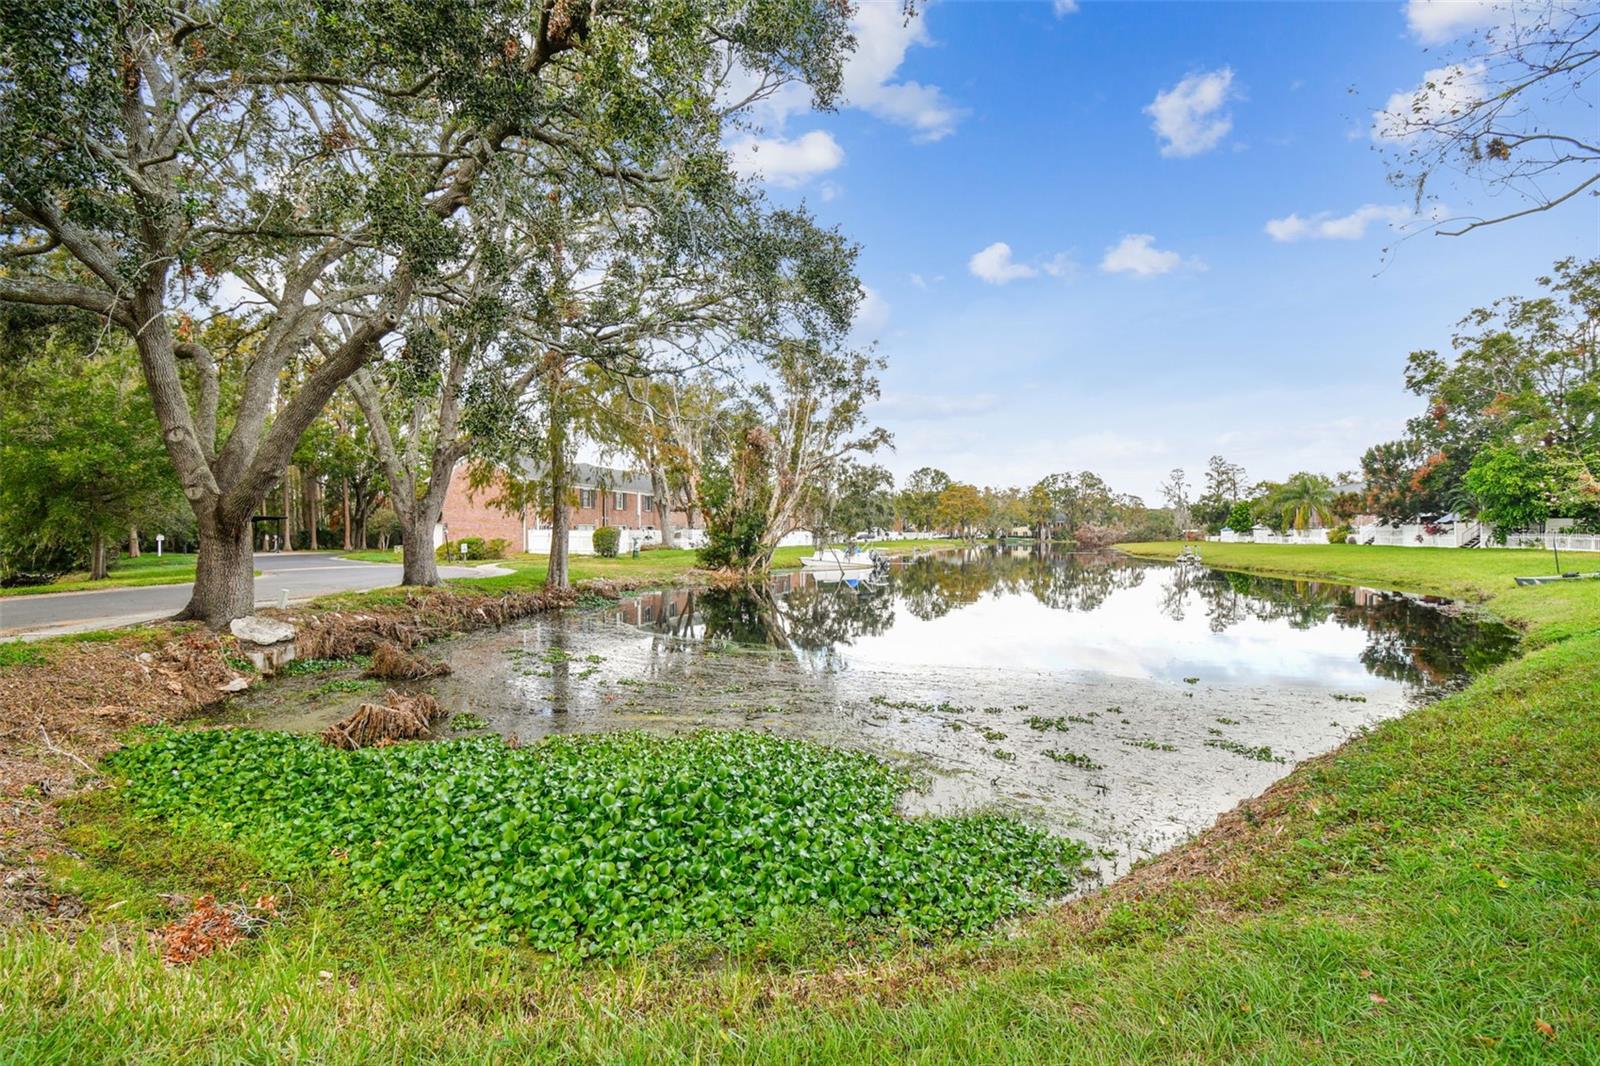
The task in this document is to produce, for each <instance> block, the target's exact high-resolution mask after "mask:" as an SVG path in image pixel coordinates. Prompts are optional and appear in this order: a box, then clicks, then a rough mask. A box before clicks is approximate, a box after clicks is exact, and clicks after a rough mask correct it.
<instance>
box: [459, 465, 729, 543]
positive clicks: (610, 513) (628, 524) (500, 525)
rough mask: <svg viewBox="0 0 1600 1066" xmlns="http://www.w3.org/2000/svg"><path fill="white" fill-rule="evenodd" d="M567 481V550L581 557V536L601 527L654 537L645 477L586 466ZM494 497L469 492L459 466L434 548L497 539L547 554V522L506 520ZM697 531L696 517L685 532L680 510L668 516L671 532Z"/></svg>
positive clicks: (528, 468) (489, 492)
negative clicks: (571, 500)
mask: <svg viewBox="0 0 1600 1066" xmlns="http://www.w3.org/2000/svg"><path fill="white" fill-rule="evenodd" d="M534 472H535V468H534V467H533V465H532V464H531V463H530V464H526V465H525V467H524V470H523V476H524V477H527V476H531V475H532V474H533V473H534ZM572 481H573V488H574V489H575V490H576V492H577V497H578V498H577V503H576V505H575V506H574V507H573V508H572V509H571V511H570V512H569V513H568V521H569V522H570V523H571V526H572V533H573V538H572V542H571V547H572V550H573V551H576V552H579V553H583V552H585V551H586V550H587V542H588V537H587V536H583V534H587V533H590V532H593V531H594V530H596V529H599V528H600V527H601V526H617V527H618V528H620V529H624V530H628V531H630V532H636V533H643V534H645V536H646V539H648V535H649V534H650V533H658V532H659V531H658V530H657V528H656V527H657V526H658V525H659V524H660V516H659V515H658V514H657V513H656V504H655V496H654V495H653V494H652V493H651V491H650V478H649V476H648V475H645V474H635V473H631V472H629V471H627V470H619V469H616V468H613V467H604V466H595V465H593V464H591V463H576V464H574V466H573V472H572ZM494 495H495V492H494V490H493V489H483V490H480V491H478V492H476V493H474V492H473V490H472V489H471V487H470V486H468V484H467V478H466V470H465V465H464V464H463V465H462V466H461V467H458V468H457V470H456V476H454V477H452V478H451V479H450V491H449V492H448V493H447V494H446V495H445V498H444V510H443V512H442V514H441V516H440V521H439V525H438V526H437V527H436V528H435V529H434V531H433V542H434V544H435V545H436V546H437V545H439V544H442V543H443V542H444V541H446V540H459V539H461V538H462V537H482V538H484V539H485V540H492V539H495V538H500V539H503V540H505V541H506V543H507V545H508V546H509V548H510V550H512V551H548V550H549V544H550V522H549V519H548V518H547V517H546V516H543V515H535V514H533V513H531V512H528V513H525V514H522V515H508V514H506V513H505V512H503V511H500V510H498V509H496V508H494V507H491V506H489V503H488V501H489V500H490V499H492V498H493V497H494ZM703 526H704V523H703V522H702V521H701V520H700V516H699V515H696V516H695V522H694V525H693V526H692V527H691V526H690V523H689V516H688V515H687V514H686V513H684V512H683V511H682V510H676V511H673V512H672V528H673V530H674V531H675V532H676V531H678V530H686V529H690V528H693V529H700V528H703ZM541 534H542V536H541Z"/></svg>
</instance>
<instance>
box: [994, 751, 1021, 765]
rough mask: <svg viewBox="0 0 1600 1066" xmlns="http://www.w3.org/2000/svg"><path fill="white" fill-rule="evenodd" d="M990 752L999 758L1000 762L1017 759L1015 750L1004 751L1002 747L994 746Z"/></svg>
mask: <svg viewBox="0 0 1600 1066" xmlns="http://www.w3.org/2000/svg"><path fill="white" fill-rule="evenodd" d="M990 754H992V755H993V756H994V757H995V758H996V759H999V760H1000V761H1001V762H1016V761H1017V755H1016V753H1015V752H1011V751H1006V750H1005V749H1004V748H996V749H994V751H993V752H991V753H990Z"/></svg>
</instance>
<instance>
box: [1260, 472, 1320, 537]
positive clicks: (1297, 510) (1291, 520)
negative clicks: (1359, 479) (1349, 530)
mask: <svg viewBox="0 0 1600 1066" xmlns="http://www.w3.org/2000/svg"><path fill="white" fill-rule="evenodd" d="M1274 496H1275V499H1274V501H1273V502H1274V503H1275V504H1276V505H1277V508H1278V510H1279V512H1280V513H1281V514H1282V515H1283V521H1284V524H1285V525H1287V526H1290V527H1292V528H1294V529H1307V528H1311V527H1314V526H1316V525H1318V524H1319V523H1321V522H1323V521H1324V520H1325V519H1328V518H1331V517H1332V516H1333V482H1331V481H1329V480H1328V479H1327V478H1325V477H1323V476H1322V475H1321V474H1308V473H1305V472H1301V473H1298V474H1295V475H1294V476H1293V477H1291V478H1289V480H1288V481H1285V482H1284V483H1283V484H1282V485H1281V486H1280V487H1279V488H1278V491H1277V492H1276V493H1274Z"/></svg>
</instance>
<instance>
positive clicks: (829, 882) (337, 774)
mask: <svg viewBox="0 0 1600 1066" xmlns="http://www.w3.org/2000/svg"><path fill="white" fill-rule="evenodd" d="M108 765H109V768H110V769H111V770H112V771H113V772H114V773H115V774H117V775H118V776H120V777H121V778H122V781H123V784H122V793H123V795H124V796H125V797H126V799H127V801H128V802H129V803H130V804H131V805H132V808H133V810H134V812H135V813H137V814H139V815H142V816H145V817H150V818H155V819H158V820H162V821H164V822H166V823H168V824H170V825H172V826H174V827H176V828H177V829H179V831H182V832H190V833H195V834H199V835H200V836H202V837H207V838H211V839H218V840H227V841H231V842H233V843H235V844H236V845H238V846H240V847H241V848H244V849H246V850H247V851H249V852H251V853H252V854H254V855H257V856H258V857H259V858H260V860H261V861H262V862H263V864H264V865H266V866H267V867H268V868H270V869H271V870H273V871H274V872H275V875H276V876H281V877H292V876H295V875H298V874H301V873H320V874H333V873H335V872H337V873H339V874H340V875H341V876H340V878H339V882H338V883H340V884H341V885H342V886H343V889H342V890H343V891H347V892H351V893H354V894H356V895H358V896H361V897H365V898H369V899H372V900H374V901H376V902H377V903H378V904H379V905H381V906H382V907H383V908H385V909H386V910H388V911H389V912H390V913H391V914H393V915H394V916H396V917H397V918H398V919H400V920H401V921H402V922H406V921H427V920H431V921H433V922H435V923H437V924H438V925H440V926H441V927H443V928H446V929H453V930H463V931H466V932H468V933H470V934H471V935H474V936H478V937H482V938H486V939H506V940H512V941H520V942H526V943H529V944H532V945H534V946H536V947H539V948H542V949H547V950H553V951H560V952H573V953H576V954H579V955H589V954H609V953H619V952H630V951H635V950H640V949H643V948H646V947H649V946H650V945H653V944H657V943H660V942H662V941H665V940H671V939H673V938H676V937H682V936H704V937H709V938H712V939H718V940H724V941H729V942H737V941H738V940H739V939H740V937H741V936H743V935H745V934H747V933H748V932H749V931H751V930H756V931H758V932H759V931H760V930H761V929H764V928H770V927H771V926H772V925H773V924H775V923H782V922H785V921H788V920H791V919H793V918H796V917H804V916H805V915H806V914H818V915H820V916H822V917H825V918H827V919H829V920H831V921H835V922H843V923H857V922H871V923H887V924H889V925H891V926H894V927H897V928H902V929H905V930H908V931H912V932H922V933H932V932H973V931H976V930H979V929H982V928H983V927H985V926H987V925H989V924H991V923H992V922H994V921H995V920H997V919H999V918H1001V917H1003V916H1005V915H1007V914H1011V913H1014V912H1016V911H1018V910H1020V909H1022V908H1025V907H1027V906H1029V905H1030V904H1032V903H1034V902H1036V901H1039V900H1042V899H1045V898H1048V897H1052V896H1057V895H1060V894H1061V893H1062V892H1064V891H1065V890H1066V889H1067V888H1068V887H1069V886H1070V885H1071V883H1072V880H1073V878H1074V876H1075V874H1076V873H1077V871H1078V869H1079V867H1080V865H1081V863H1082V861H1083V859H1084V857H1085V855H1086V851H1085V849H1084V848H1083V846H1082V845H1080V844H1078V843H1077V842H1075V841H1071V840H1066V839H1063V838H1059V837H1052V836H1050V835H1048V834H1045V833H1042V832H1039V831H1038V830H1034V829H1030V828H1028V827H1027V826H1024V825H1022V824H1021V823H1020V822H1017V821H1015V820H1012V819H1008V818H1004V817H1000V816H996V815H979V816H972V817H960V818H915V819H911V818H905V817H902V816H900V815H899V814H897V813H896V812H895V803H896V800H897V799H898V797H899V796H900V794H901V793H902V792H904V791H905V790H906V788H907V787H908V786H909V785H910V784H911V779H910V778H909V777H908V776H907V775H906V774H904V773H901V772H899V771H897V770H895V769H893V768H891V767H890V766H888V765H887V764H885V763H883V762H881V761H880V760H878V759H875V758H873V757H871V756H869V755H865V754H863V753H860V752H851V751H843V750H835V749H831V748H825V747H821V746H818V745H815V744H810V743H806V742H804V741H797V740H786V739H781V738H777V737H770V736H764V735H761V734H756V733H748V732H704V733H697V734H691V735H687V736H679V737H656V736H651V735H648V734H645V733H638V732H624V733H611V734H605V735H597V736H587V737H551V738H549V739H546V740H544V741H541V742H539V743H538V744H533V745H529V746H526V747H521V748H513V747H509V746H507V745H506V744H505V743H504V742H503V741H502V740H501V739H500V738H499V737H481V738H466V739H458V740H451V741H442V742H438V743H432V744H400V745H394V746H392V747H386V748H374V749H366V750H360V751H354V752H345V751H339V750H335V749H333V748H329V747H326V746H324V745H323V744H321V743H319V742H318V741H317V740H316V739H315V738H312V737H305V736H293V735H288V734H283V733H268V732H257V731H254V730H245V729H220V730H206V731H197V732H189V733H178V732H172V731H158V732H157V733H155V734H154V736H153V739H151V740H149V741H147V742H145V743H141V744H137V745H134V746H131V747H128V748H124V749H122V750H121V751H119V752H117V753H116V754H114V755H113V756H111V757H110V759H109V760H108Z"/></svg>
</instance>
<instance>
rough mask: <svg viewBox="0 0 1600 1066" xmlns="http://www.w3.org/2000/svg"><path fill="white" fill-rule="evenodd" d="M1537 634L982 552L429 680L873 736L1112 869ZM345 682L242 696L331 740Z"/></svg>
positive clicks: (978, 802) (531, 722) (466, 642)
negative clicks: (329, 729) (326, 730)
mask: <svg viewBox="0 0 1600 1066" xmlns="http://www.w3.org/2000/svg"><path fill="white" fill-rule="evenodd" d="M1351 550H1352V551H1356V550H1359V549H1358V548H1352V549H1351ZM1515 643H1516V636H1515V633H1514V632H1513V631H1512V630H1511V629H1510V628H1509V627H1507V626H1505V625H1502V624H1500V623H1497V622H1494V621H1492V620H1489V619H1486V618H1483V617H1481V616H1479V615H1477V614H1475V613H1474V612H1472V611H1470V610H1465V609H1462V608H1461V607H1459V606H1458V605H1455V604H1452V603H1449V602H1447V601H1442V600H1436V599H1430V598H1423V597H1416V596H1407V595H1402V594H1399V593H1392V592H1380V591H1374V590H1371V589H1362V588H1354V587H1349V586H1342V585H1333V584H1325V583H1318V582H1303V581H1283V580H1274V579H1267V578H1258V577H1252V576H1247V575H1243V574H1236V573H1227V572H1223V571H1219V570H1213V569H1210V568H1208V567H1205V566H1200V565H1194V564H1171V563H1158V562H1148V561H1142V560H1134V559H1131V558H1128V557H1126V556H1122V555H1119V554H1115V553H1102V554H1068V553H1049V552H1039V551H1035V550H1031V549H1012V550H1006V549H994V548H973V549H965V550H956V551H951V552H942V553H936V554H924V555H922V556H919V557H917V558H913V559H909V560H903V561H897V562H896V563H895V564H894V565H893V566H892V567H891V568H890V569H889V570H888V571H887V572H886V573H883V574H879V575H874V576H873V577H871V578H868V579H866V580H861V581H851V582H846V581H841V580H837V579H833V580H826V579H823V580H819V579H818V578H817V577H814V576H812V575H810V574H804V573H800V574H792V575H785V576H780V577H778V578H776V579H775V580H774V581H773V582H772V583H771V584H770V585H769V586H768V587H766V588H765V589H762V590H760V591H755V592H752V591H748V590H707V589H700V590H688V589H680V590H672V591H666V592H660V593H652V594H648V595H644V596H640V597H637V598H633V599H629V600H626V601H623V602H622V603H620V604H618V605H617V606H615V607H613V608H607V609H603V610H599V611H571V612H566V613H564V614H558V615H554V616H549V617H540V618H536V619H532V620H529V621H528V622H526V623H523V624H519V625H517V626H514V627H507V628H506V629H503V630H498V631H492V632H482V633H476V634H470V635H466V636H462V637H458V638H455V639H452V640H449V641H446V642H443V643H440V644H436V645H433V646H432V647H430V648H428V649H424V651H425V653H426V654H429V655H433V656H437V657H440V658H443V659H445V660H446V661H448V662H449V663H450V664H451V666H452V667H453V673H452V674H451V676H449V677H447V678H443V679H440V680H438V681H434V682H429V683H427V685H426V686H425V687H427V688H428V689H429V690H430V691H432V692H434V694H435V695H437V696H438V698H439V699H440V701H441V702H442V703H443V704H444V706H445V707H446V708H447V709H449V710H451V711H455V712H461V711H471V712H473V713H475V714H477V715H479V716H481V717H482V718H483V719H485V720H486V721H487V722H488V724H489V727H490V728H492V729H495V730H498V731H499V732H501V733H503V734H507V735H513V734H514V735H516V736H517V737H519V738H520V739H522V740H533V739H536V738H538V737H541V736H546V735H549V734H554V733H582V732H593V731H598V730H609V729H621V728H641V729H650V730H663V731H673V730H683V729H694V728H704V727H716V728H751V729H761V730H767V731H771V732H774V733H781V734H785V735H789V736H797V737H804V738H807V739H811V740H816V741H820V742H822V743H827V744H836V745H844V746H849V747H854V748H860V749H865V750H868V751H871V752H874V753H876V754H879V755H881V756H884V757H885V758H888V759H890V760H891V761H894V762H896V763H897V764H900V765H902V766H905V767H907V768H909V769H911V770H912V771H913V772H914V774H915V775H916V776H917V778H918V779H919V787H918V789H917V790H915V791H914V792H912V793H910V794H908V796H907V797H906V800H905V803H904V806H905V808H906V810H907V811H908V812H909V813H919V812H939V813H950V812H956V811H964V810H976V809H997V810H1003V811H1005V812H1008V813H1011V814H1014V815H1016V816H1018V817H1020V818H1023V819H1024V820H1027V821H1029V822H1031V823H1034V824H1038V825H1042V826H1045V827H1047V828H1049V829H1051V830H1053V831H1057V832H1062V833H1066V834H1068V835H1071V836H1074V837H1077V838H1079V839H1083V840H1086V841H1087V842H1089V843H1091V844H1092V845H1094V846H1095V847H1096V848H1097V849H1098V851H1099V852H1100V855H1101V858H1102V861H1101V863H1100V869H1101V872H1102V873H1103V874H1107V875H1113V874H1115V873H1117V872H1119V871H1120V870H1122V869H1125V868H1126V866H1127V865H1128V864H1129V863H1130V862H1132V861H1134V860H1137V859H1139V858H1142V857H1145V856H1148V855H1151V854H1155V853H1157V852H1159V851H1162V850H1165V849H1166V848H1168V847H1170V846H1172V845H1173V844H1175V843H1178V842H1180V841H1182V840H1184V839H1186V838H1188V837H1189V836H1192V835H1193V834H1194V833H1196V832H1198V831H1199V830H1201V829H1203V828H1205V827H1206V826H1208V825H1210V824H1211V822H1212V821H1213V820H1214V819H1215V818H1216V816H1217V815H1218V814H1219V813H1220V812H1222V811H1225V810H1227V809H1229V808H1231V807H1232V806H1234V805H1235V804H1236V803H1238V802H1239V801H1240V800H1242V799H1244V798H1246V797H1249V796H1252V795H1255V794H1257V793H1259V792H1261V791H1262V790H1263V789H1265V788H1266V787H1267V786H1268V785H1270V784H1271V783H1272V782H1273V781H1275V780H1277V779H1278V778H1279V777H1281V776H1283V775H1284V774H1285V773H1287V772H1288V771H1289V769H1290V768H1292V766H1293V765H1294V763H1295V762H1297V761H1299V760H1301V759H1305V758H1308V757H1310V756H1313V755H1318V754H1321V753H1323V752H1326V751H1328V750H1330V749H1332V748H1334V747H1336V746H1338V745H1339V744H1340V743H1342V742H1343V741H1345V740H1346V739H1348V738H1349V737H1351V736H1353V735H1355V734H1356V733H1358V732H1360V731H1361V730H1363V729H1366V728H1369V727H1371V726H1372V725H1374V724H1376V723H1378V722H1380V721H1382V720H1383V719H1386V718H1391V717H1394V716H1395V715H1398V714H1402V713H1404V712H1405V711H1406V710H1407V709H1409V708H1411V707H1414V706H1416V705H1417V704H1419V703H1420V702H1423V701H1426V700H1429V699H1432V698H1435V697H1437V696H1439V695H1441V694H1443V693H1445V692H1448V691H1449V690H1451V689H1453V688H1455V687H1457V686H1459V685H1461V684H1463V683H1464V682H1465V681H1466V680H1467V679H1469V678H1470V677H1471V676H1472V675H1473V674H1474V673H1476V672H1477V671H1479V670H1482V669H1484V668H1485V667H1488V666H1492V665H1494V664H1496V663H1499V662H1501V661H1503V660H1504V659H1506V658H1507V657H1508V656H1510V655H1511V654H1512V653H1513V649H1514V647H1515ZM326 688H327V686H325V685H323V686H319V685H318V684H317V679H316V678H298V679H291V680H287V681H285V682H283V683H281V685H275V686H272V687H271V695H270V696H269V695H267V694H266V693H265V692H263V693H253V694H251V695H249V696H246V697H245V699H244V700H242V701H241V702H240V705H239V709H240V712H241V713H242V714H243V715H244V717H245V718H246V719H247V720H250V721H252V722H254V723H255V724H259V725H264V726H269V727H278V728H291V729H317V728H321V727H322V726H324V725H326V724H327V723H328V722H331V721H333V720H335V719H337V718H339V717H341V716H342V715H344V714H346V713H348V712H349V711H350V710H352V709H353V708H354V706H355V705H356V704H357V703H359V702H360V701H361V699H362V698H363V697H361V696H360V695H358V694H353V693H349V692H337V691H333V692H329V691H325V690H326ZM253 701H260V702H253Z"/></svg>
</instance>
